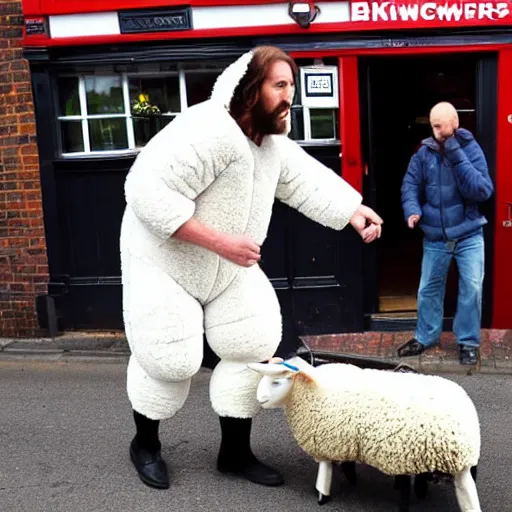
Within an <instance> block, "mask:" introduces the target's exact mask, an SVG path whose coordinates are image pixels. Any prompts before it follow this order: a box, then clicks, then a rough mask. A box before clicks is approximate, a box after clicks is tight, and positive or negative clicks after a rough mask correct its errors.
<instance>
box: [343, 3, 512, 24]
mask: <svg viewBox="0 0 512 512" xmlns="http://www.w3.org/2000/svg"><path fill="white" fill-rule="evenodd" d="M510 13H511V12H510V8H509V3H507V2H498V3H494V2H456V3H453V2H450V3H448V2H446V3H438V2H421V3H420V2H418V3H415V4H414V3H398V2H394V1H393V2H352V3H351V4H350V19H351V21H374V22H376V21H418V20H425V21H433V20H439V21H461V20H474V19H478V20H484V19H488V20H491V21H494V20H500V19H503V18H506V17H507V16H509V15H510Z"/></svg>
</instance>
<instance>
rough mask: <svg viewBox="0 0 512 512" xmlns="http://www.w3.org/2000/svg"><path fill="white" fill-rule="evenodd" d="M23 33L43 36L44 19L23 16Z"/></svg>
mask: <svg viewBox="0 0 512 512" xmlns="http://www.w3.org/2000/svg"><path fill="white" fill-rule="evenodd" d="M25 33H26V34H27V36H45V35H47V33H48V31H47V30H46V20H45V19H44V18H25Z"/></svg>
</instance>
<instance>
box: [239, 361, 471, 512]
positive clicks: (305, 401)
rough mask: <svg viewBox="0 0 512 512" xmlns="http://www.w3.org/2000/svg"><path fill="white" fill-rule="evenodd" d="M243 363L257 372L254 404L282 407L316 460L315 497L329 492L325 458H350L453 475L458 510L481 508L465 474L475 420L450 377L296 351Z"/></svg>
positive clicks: (393, 469) (395, 469)
mask: <svg viewBox="0 0 512 512" xmlns="http://www.w3.org/2000/svg"><path fill="white" fill-rule="evenodd" d="M249 367H250V368H251V369H253V370H255V371H257V372H259V373H260V374H262V375H263V378H262V379H261V381H260V384H259V386H258V390H257V398H258V401H259V402H260V403H261V405H262V407H263V408H275V407H283V408H284V409H285V412H286V417H287V420H288V424H289V426H290V428H291V431H292V434H293V436H294V437H295V439H296V441H297V442H298V444H299V446H300V447H301V448H302V449H303V450H304V451H305V452H306V453H308V454H309V455H311V456H312V457H313V458H314V459H315V460H316V461H317V462H318V463H319V469H318V476H317V481H316V489H317V491H318V492H319V497H320V498H321V497H322V496H328V495H329V494H330V487H331V481H332V463H333V462H342V461H354V462H361V463H365V464H368V465H370V466H372V467H374V468H377V469H379V470H380V471H382V472H383V473H385V474H388V475H422V474H425V473H431V472H432V473H433V472H439V473H444V474H449V475H453V477H454V481H455V489H456V495H457V500H458V503H459V505H460V509H461V511H462V512H481V508H480V504H479V499H478V494H477V490H476V485H475V481H474V479H473V478H472V474H471V473H472V470H473V471H474V473H475V474H476V466H477V463H478V460H479V457H480V424H479V421H478V415H477V412H476V409H475V406H474V404H473V402H472V401H471V399H470V398H469V396H468V395H467V393H466V392H465V391H464V389H463V388H462V387H461V386H459V385H458V384H456V383H454V382H452V381H450V380H448V379H444V378H441V377H436V376H430V375H422V374H417V373H394V372H389V371H384V370H369V369H365V370H363V369H361V368H358V367H356V366H353V365H349V364H326V365H322V366H319V367H316V368H315V367H313V366H311V365H310V364H308V363H307V362H306V361H304V360H303V359H301V358H299V357H293V358H291V359H288V360H287V361H279V362H278V361H276V360H271V361H269V363H254V364H250V365H249ZM401 507H402V508H401V510H408V503H407V504H406V506H404V505H403V504H402V505H401Z"/></svg>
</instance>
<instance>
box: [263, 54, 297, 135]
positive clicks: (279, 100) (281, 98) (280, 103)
mask: <svg viewBox="0 0 512 512" xmlns="http://www.w3.org/2000/svg"><path fill="white" fill-rule="evenodd" d="M293 93H294V77H293V72H292V70H291V68H290V65H289V64H288V63H287V62H284V61H278V62H274V64H272V66H270V68H269V71H268V74H267V77H266V78H265V81H264V82H263V84H262V86H261V92H260V100H259V102H258V103H257V105H256V106H255V108H254V111H253V127H254V130H255V131H257V132H258V133H260V134H262V135H273V134H282V133H286V132H287V131H289V129H290V126H289V125H290V108H291V102H292V99H293Z"/></svg>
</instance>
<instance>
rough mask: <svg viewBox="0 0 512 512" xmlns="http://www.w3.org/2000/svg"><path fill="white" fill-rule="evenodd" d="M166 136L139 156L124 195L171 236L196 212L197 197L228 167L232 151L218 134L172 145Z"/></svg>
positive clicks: (156, 230)
mask: <svg viewBox="0 0 512 512" xmlns="http://www.w3.org/2000/svg"><path fill="white" fill-rule="evenodd" d="M165 135H166V134H164V133H162V132H160V133H159V134H157V136H156V137H154V138H153V139H152V140H151V141H150V142H149V143H148V144H147V145H146V146H145V147H144V149H143V150H142V151H141V153H140V154H139V156H138V157H137V159H136V161H135V163H134V164H133V166H132V168H131V170H130V172H129V174H128V177H127V178H126V183H125V196H126V203H127V205H128V206H130V207H131V208H132V210H133V211H134V213H135V215H136V216H137V217H138V218H139V219H140V220H141V221H142V222H143V223H144V224H146V226H147V227H148V228H149V229H150V230H151V231H153V232H154V233H155V234H156V235H158V236H159V237H161V238H163V239H168V238H169V237H171V236H172V235H173V234H174V232H175V231H176V230H178V229H179V228H180V227H181V226H182V225H183V224H184V223H185V222H186V221H187V220H189V219H190V218H191V217H192V216H193V215H194V211H195V202H194V200H195V199H196V197H197V196H198V195H199V194H200V193H201V192H203V191H204V190H205V189H206V188H207V187H208V186H209V185H210V184H211V183H212V182H213V180H214V179H215V178H216V177H217V176H218V175H219V174H220V173H221V172H222V170H224V169H225V168H226V166H227V165H228V162H227V158H226V155H227V156H229V155H230V152H229V150H228V151H225V150H226V149H227V148H224V147H223V144H222V143H221V142H219V141H218V140H216V138H215V137H210V138H209V139H208V140H202V141H198V142H196V143H195V144H186V143H185V144H179V143H174V144H173V143H170V142H169V140H168V139H169V137H166V136H165ZM224 145H225V144H224Z"/></svg>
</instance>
